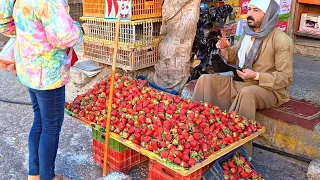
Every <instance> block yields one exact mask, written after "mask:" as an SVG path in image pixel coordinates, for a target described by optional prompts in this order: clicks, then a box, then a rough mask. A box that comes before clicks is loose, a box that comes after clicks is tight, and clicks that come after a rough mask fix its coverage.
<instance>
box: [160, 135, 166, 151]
mask: <svg viewBox="0 0 320 180" xmlns="http://www.w3.org/2000/svg"><path fill="white" fill-rule="evenodd" d="M160 137H161V136H160ZM159 146H160V147H161V148H164V147H166V146H167V144H166V143H165V142H164V141H161V142H160V143H159Z"/></svg>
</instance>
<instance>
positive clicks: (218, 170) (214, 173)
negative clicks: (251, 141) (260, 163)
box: [203, 146, 263, 180]
mask: <svg viewBox="0 0 320 180" xmlns="http://www.w3.org/2000/svg"><path fill="white" fill-rule="evenodd" d="M236 152H238V153H239V155H241V156H243V157H244V158H245V159H246V161H249V156H248V152H247V151H246V150H245V149H244V148H243V147H242V146H241V147H239V148H237V149H235V150H233V151H231V152H230V153H228V154H227V155H225V156H223V157H221V158H219V159H218V160H216V161H215V162H214V164H213V166H212V167H211V168H210V169H209V170H208V171H207V172H206V173H205V174H204V175H203V178H204V179H215V180H224V174H223V169H222V167H221V165H222V164H223V163H224V162H225V161H226V160H228V159H230V158H231V157H232V156H233V155H234V154H235V153H236ZM250 165H251V167H252V169H254V170H256V171H257V172H258V173H259V174H261V173H260V172H259V171H258V169H257V168H255V167H254V165H253V164H252V163H251V164H250ZM262 176H263V175H262Z"/></svg>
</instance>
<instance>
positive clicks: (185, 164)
mask: <svg viewBox="0 0 320 180" xmlns="http://www.w3.org/2000/svg"><path fill="white" fill-rule="evenodd" d="M181 166H182V167H183V168H185V169H187V168H189V164H188V163H186V161H182V163H181Z"/></svg>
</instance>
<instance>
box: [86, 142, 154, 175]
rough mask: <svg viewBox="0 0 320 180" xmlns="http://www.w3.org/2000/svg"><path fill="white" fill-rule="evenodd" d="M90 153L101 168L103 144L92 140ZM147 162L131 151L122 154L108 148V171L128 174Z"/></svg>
mask: <svg viewBox="0 0 320 180" xmlns="http://www.w3.org/2000/svg"><path fill="white" fill-rule="evenodd" d="M92 151H93V160H94V161H95V162H96V163H97V164H98V165H100V166H101V167H103V158H104V144H102V143H101V142H99V141H97V140H95V139H93V140H92ZM147 160H148V157H146V156H144V155H142V154H140V153H139V152H137V151H135V150H132V149H128V150H126V151H123V152H117V151H115V150H113V149H111V148H109V151H108V168H107V169H108V171H120V172H123V173H128V171H129V170H130V169H131V168H132V167H134V166H136V165H139V164H141V163H143V162H145V161H147Z"/></svg>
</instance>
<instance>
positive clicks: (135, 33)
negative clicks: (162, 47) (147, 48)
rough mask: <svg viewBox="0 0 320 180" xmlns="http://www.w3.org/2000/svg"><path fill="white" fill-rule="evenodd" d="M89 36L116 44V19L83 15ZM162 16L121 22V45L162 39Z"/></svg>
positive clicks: (134, 44) (137, 44) (139, 44)
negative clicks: (110, 19)
mask: <svg viewBox="0 0 320 180" xmlns="http://www.w3.org/2000/svg"><path fill="white" fill-rule="evenodd" d="M81 20H83V21H84V22H85V23H86V26H87V35H88V36H89V37H93V38H97V39H102V40H104V41H105V42H106V43H109V44H112V45H113V44H114V39H115V33H114V32H115V29H116V21H108V20H105V19H102V18H92V17H82V18H81ZM161 21H162V20H161V18H155V19H148V20H140V21H130V22H121V23H120V37H119V46H126V47H128V46H129V47H138V46H141V45H146V44H152V43H154V42H156V41H160V28H161Z"/></svg>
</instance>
